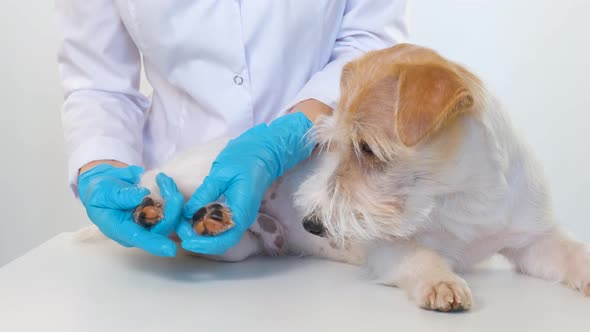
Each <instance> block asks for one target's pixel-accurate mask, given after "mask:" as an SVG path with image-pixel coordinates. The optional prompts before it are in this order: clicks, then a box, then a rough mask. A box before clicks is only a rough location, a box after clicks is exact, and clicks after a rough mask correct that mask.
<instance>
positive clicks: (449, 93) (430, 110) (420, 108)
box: [396, 64, 474, 147]
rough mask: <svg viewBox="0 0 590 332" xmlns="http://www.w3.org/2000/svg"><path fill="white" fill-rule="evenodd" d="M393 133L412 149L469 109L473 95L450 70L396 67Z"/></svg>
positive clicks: (416, 66)
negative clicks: (396, 83) (395, 127)
mask: <svg viewBox="0 0 590 332" xmlns="http://www.w3.org/2000/svg"><path fill="white" fill-rule="evenodd" d="M398 69H399V77H398V105H397V115H396V116H397V119H396V123H397V132H398V136H399V138H400V139H401V141H402V143H403V144H404V145H406V146H409V147H411V146H415V145H416V144H418V143H419V142H421V141H422V140H423V139H425V138H426V137H428V136H429V135H431V134H433V133H435V132H436V131H437V130H438V129H439V128H440V127H441V126H442V125H444V123H445V122H446V121H448V120H449V119H451V118H452V117H454V116H456V115H457V114H459V113H461V112H464V111H466V110H468V109H470V108H471V107H472V106H473V103H474V101H473V96H472V95H471V93H470V92H469V90H468V89H467V86H466V85H465V83H464V82H463V80H462V79H461V77H459V76H458V75H457V74H456V73H455V72H454V71H452V70H451V69H449V68H445V66H443V65H438V64H403V65H400V66H399V68H398Z"/></svg>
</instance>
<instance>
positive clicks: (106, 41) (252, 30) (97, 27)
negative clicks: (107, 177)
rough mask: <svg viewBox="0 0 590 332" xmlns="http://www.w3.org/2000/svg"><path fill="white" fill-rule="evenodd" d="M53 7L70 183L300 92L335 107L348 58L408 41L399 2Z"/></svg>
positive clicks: (251, 115) (273, 0)
mask: <svg viewBox="0 0 590 332" xmlns="http://www.w3.org/2000/svg"><path fill="white" fill-rule="evenodd" d="M56 9H57V12H58V14H59V18H60V21H61V23H62V26H63V40H62V42H61V47H60V51H59V69H60V74H61V77H62V82H63V89H64V93H65V102H64V105H63V114H62V116H63V127H64V134H65V142H66V146H67V151H68V155H69V164H68V168H69V181H70V184H71V185H72V186H73V188H74V189H75V184H76V179H77V173H78V169H79V168H80V167H81V166H83V165H84V164H86V163H88V162H90V161H93V160H97V159H114V160H119V161H122V162H125V163H128V164H134V165H143V166H146V167H148V168H150V167H154V166H157V165H158V164H160V163H162V162H164V161H166V160H167V159H168V158H170V157H171V156H172V154H174V153H175V152H178V151H182V150H184V149H186V148H187V147H190V146H191V145H194V144H199V143H204V142H207V141H209V140H212V139H214V138H217V137H220V136H237V135H239V134H240V133H242V132H243V131H245V130H246V129H248V128H250V127H252V126H253V125H255V124H258V123H262V122H269V121H271V120H273V119H274V118H276V117H277V116H279V115H281V114H282V113H284V112H286V111H287V110H289V109H291V108H292V107H293V106H294V105H295V104H297V103H298V102H300V101H303V100H305V99H309V98H314V99H317V100H319V101H322V102H323V103H325V104H327V105H330V106H332V107H335V106H336V104H337V99H338V95H339V91H338V89H339V79H340V71H341V68H342V66H343V65H344V64H345V63H346V62H348V61H349V60H351V59H353V58H355V57H357V56H359V55H361V54H362V53H364V52H367V51H369V50H373V49H380V48H384V47H388V46H391V45H394V44H396V43H398V42H402V41H405V39H406V36H407V29H406V21H405V18H406V0H194V1H188V0H187V1H185V0H56ZM142 60H143V65H144V70H145V74H146V77H147V79H148V81H149V82H150V84H151V86H152V87H153V93H152V95H151V98H149V99H148V98H147V97H146V96H144V95H142V94H141V93H140V92H139V80H140V71H141V69H142V68H141V67H142V66H141V65H142Z"/></svg>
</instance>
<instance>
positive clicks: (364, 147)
mask: <svg viewBox="0 0 590 332" xmlns="http://www.w3.org/2000/svg"><path fill="white" fill-rule="evenodd" d="M361 151H363V153H364V154H366V155H369V156H372V155H373V150H372V149H371V147H370V146H369V144H367V143H365V142H362V143H361Z"/></svg>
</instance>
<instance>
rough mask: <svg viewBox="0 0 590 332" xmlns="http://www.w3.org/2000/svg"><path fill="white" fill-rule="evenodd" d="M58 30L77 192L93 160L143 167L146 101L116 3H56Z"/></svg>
mask: <svg viewBox="0 0 590 332" xmlns="http://www.w3.org/2000/svg"><path fill="white" fill-rule="evenodd" d="M55 8H56V10H57V14H58V17H59V20H60V23H61V25H62V40H61V45H60V49H59V54H58V65H59V72H60V76H61V81H62V85H63V90H64V98H65V100H64V104H63V109H62V122H63V130H64V138H65V144H66V149H67V153H68V159H69V160H68V179H69V183H70V185H71V186H72V189H73V190H74V193H77V190H76V183H77V178H78V170H79V168H80V167H82V166H83V165H85V164H86V163H88V162H91V161H93V160H101V159H112V160H118V161H121V162H125V163H127V164H133V165H141V163H142V149H143V146H142V130H143V125H144V118H145V116H144V114H145V112H146V110H147V108H148V104H149V102H148V100H147V98H146V97H145V96H143V95H142V94H140V93H139V81H140V71H141V58H140V53H139V51H138V49H137V47H136V46H135V44H134V42H133V41H132V40H131V37H130V35H129V33H128V31H127V30H126V28H125V27H124V25H123V23H122V21H121V18H120V16H119V13H118V10H117V8H116V7H115V1H112V0H84V1H79V0H56V1H55Z"/></svg>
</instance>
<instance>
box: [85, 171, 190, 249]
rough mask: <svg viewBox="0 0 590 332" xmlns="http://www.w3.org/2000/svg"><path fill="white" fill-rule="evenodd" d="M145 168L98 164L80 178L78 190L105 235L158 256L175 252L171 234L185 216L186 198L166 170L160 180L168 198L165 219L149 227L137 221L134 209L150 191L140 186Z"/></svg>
mask: <svg viewBox="0 0 590 332" xmlns="http://www.w3.org/2000/svg"><path fill="white" fill-rule="evenodd" d="M142 173H143V169H142V168H141V167H137V166H129V167H124V168H117V167H114V166H111V165H98V166H96V167H93V168H92V169H90V170H88V171H86V172H84V173H82V174H81V175H80V176H79V178H78V193H79V194H80V200H81V201H82V204H84V207H85V208H86V213H87V214H88V217H89V218H90V220H91V221H92V222H93V223H94V224H95V225H96V226H98V228H99V229H100V230H101V231H102V233H103V234H104V235H106V236H107V237H108V238H110V239H112V240H114V241H116V242H117V243H119V244H121V245H123V246H125V247H138V248H141V249H143V250H145V251H147V252H149V253H151V254H153V255H157V256H175V255H176V249H177V248H176V244H175V243H174V241H172V240H170V239H169V238H168V237H167V236H168V235H170V233H172V232H173V231H174V229H175V228H176V227H177V225H178V222H179V221H180V219H181V215H182V207H183V203H184V199H183V197H182V194H180V192H179V191H178V188H176V184H175V183H174V181H173V180H172V179H171V178H169V177H168V176H166V175H165V174H163V173H160V174H158V176H157V177H156V182H157V183H158V186H159V187H160V192H161V194H162V197H163V198H164V200H165V201H166V204H165V207H164V219H163V220H162V221H160V222H159V223H158V224H157V225H156V226H154V227H152V228H151V229H150V230H147V229H145V228H143V227H141V226H140V225H138V224H136V223H135V222H134V221H133V216H132V213H133V210H134V209H135V208H136V207H137V206H138V205H139V204H140V203H141V201H142V200H143V198H144V197H145V196H146V195H147V194H149V190H148V189H146V188H141V187H138V186H137V183H138V182H139V179H140V176H141V174H142Z"/></svg>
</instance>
